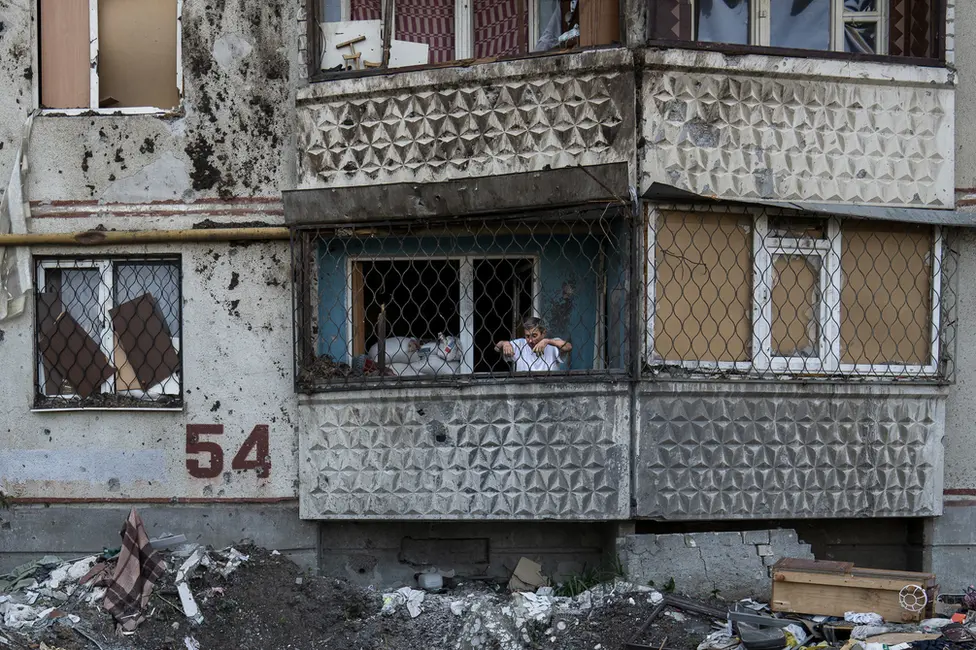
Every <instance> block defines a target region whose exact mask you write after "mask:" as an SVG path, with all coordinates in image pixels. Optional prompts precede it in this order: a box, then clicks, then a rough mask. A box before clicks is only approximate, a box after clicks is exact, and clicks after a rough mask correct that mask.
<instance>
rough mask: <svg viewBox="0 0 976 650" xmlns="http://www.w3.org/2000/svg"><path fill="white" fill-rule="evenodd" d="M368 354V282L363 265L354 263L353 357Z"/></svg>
mask: <svg viewBox="0 0 976 650" xmlns="http://www.w3.org/2000/svg"><path fill="white" fill-rule="evenodd" d="M365 353H366V282H365V278H364V277H363V263H362V262H353V263H352V356H354V357H358V356H359V355H360V354H365Z"/></svg>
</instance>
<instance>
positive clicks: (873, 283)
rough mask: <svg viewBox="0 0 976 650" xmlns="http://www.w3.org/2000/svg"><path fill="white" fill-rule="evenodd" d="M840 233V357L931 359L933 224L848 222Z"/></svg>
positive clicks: (907, 361) (878, 361)
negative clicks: (925, 225) (930, 225)
mask: <svg viewBox="0 0 976 650" xmlns="http://www.w3.org/2000/svg"><path fill="white" fill-rule="evenodd" d="M841 233H842V241H843V243H842V246H841V269H842V273H843V275H842V282H843V287H842V290H841V308H840V313H841V316H840V338H841V362H842V363H863V364H867V363H873V364H886V363H898V364H902V363H905V364H926V363H928V362H929V361H930V359H929V357H930V356H931V343H930V341H929V339H930V337H931V322H932V267H931V256H932V236H933V234H932V228H931V227H921V226H910V225H907V224H904V225H902V224H872V223H861V222H849V223H845V224H844V225H843V227H842V230H841Z"/></svg>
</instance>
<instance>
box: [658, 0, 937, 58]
mask: <svg viewBox="0 0 976 650" xmlns="http://www.w3.org/2000/svg"><path fill="white" fill-rule="evenodd" d="M649 1H650V5H649V6H650V11H649V15H648V20H649V23H650V24H649V27H650V29H649V33H650V37H651V38H652V39H656V40H683V41H696V42H699V43H702V44H716V45H729V46H735V45H744V46H745V45H748V46H763V47H775V48H789V49H797V50H808V51H822V52H828V51H832V52H844V53H848V54H860V55H865V54H866V55H892V56H909V57H913V58H930V59H938V58H940V57H941V56H942V46H941V40H942V32H943V27H942V26H943V25H944V22H945V21H944V13H943V9H942V7H941V5H940V4H939V3H938V2H937V0H649Z"/></svg>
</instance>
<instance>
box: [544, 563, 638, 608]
mask: <svg viewBox="0 0 976 650" xmlns="http://www.w3.org/2000/svg"><path fill="white" fill-rule="evenodd" d="M624 577H626V573H625V571H624V565H623V563H622V562H621V561H620V557H619V556H618V557H615V558H614V559H613V561H612V562H611V563H610V565H609V566H606V567H604V568H599V569H598V568H595V567H587V566H585V565H584V566H583V570H582V571H580V572H579V573H576V574H573V575H571V576H569V578H567V579H566V581H565V582H563V583H561V584H560V585H559V586H558V587H556V590H555V593H556V595H557V596H568V597H570V598H572V597H574V596H578V595H580V594H581V593H583V592H584V591H586V590H587V589H590V588H592V587H595V586H597V585H599V584H602V583H604V582H610V581H611V580H614V579H615V578H624Z"/></svg>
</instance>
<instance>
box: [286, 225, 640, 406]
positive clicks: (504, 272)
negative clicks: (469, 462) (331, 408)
mask: <svg viewBox="0 0 976 650" xmlns="http://www.w3.org/2000/svg"><path fill="white" fill-rule="evenodd" d="M632 231H633V227H632V215H631V213H630V208H629V207H628V208H620V209H618V208H616V207H612V208H611V207H605V206H601V207H600V208H599V209H595V210H594V209H574V210H570V211H561V212H560V213H558V214H551V213H550V214H546V215H530V216H526V215H520V216H518V217H511V218H492V219H485V218H479V219H463V220H462V219H453V220H450V221H441V222H430V221H425V222H413V223H409V224H397V223H386V224H380V225H377V224H369V225H362V226H355V225H352V226H349V227H343V228H332V229H313V230H296V231H295V233H294V240H293V249H294V253H295V269H296V273H297V277H296V288H297V292H298V293H297V303H296V307H297V310H298V317H297V319H296V325H297V332H296V341H297V367H298V385H299V389H300V390H314V389H315V388H316V387H322V386H331V387H336V386H344V385H345V386H360V385H362V384H363V383H370V382H378V383H382V384H408V383H409V384H411V385H416V384H417V383H423V382H433V383H444V382H452V381H453V382H458V381H471V380H478V379H482V380H491V379H495V378H502V377H504V378H506V380H511V379H517V378H520V377H521V378H524V379H526V380H533V381H535V380H539V379H541V378H545V377H554V376H558V377H560V378H563V379H565V378H567V377H574V376H580V375H581V376H585V377H589V378H592V377H594V376H604V377H614V376H621V375H622V374H623V373H624V372H625V370H626V368H627V367H628V365H627V364H628V360H629V359H632V358H634V357H633V354H636V352H633V353H632V352H631V350H630V348H629V343H630V341H631V340H633V338H632V337H630V336H628V333H629V331H630V327H631V326H630V325H629V323H630V321H629V320H628V318H629V317H630V315H631V314H632V313H633V311H632V309H631V307H632V304H633V302H634V300H633V297H632V296H630V295H628V292H629V291H632V287H633V283H631V282H630V273H631V270H632V268H633V265H632V264H631V263H630V258H631V255H630V250H631V248H630V247H631V244H632V239H631V237H632ZM637 340H639V338H638V339H637Z"/></svg>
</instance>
